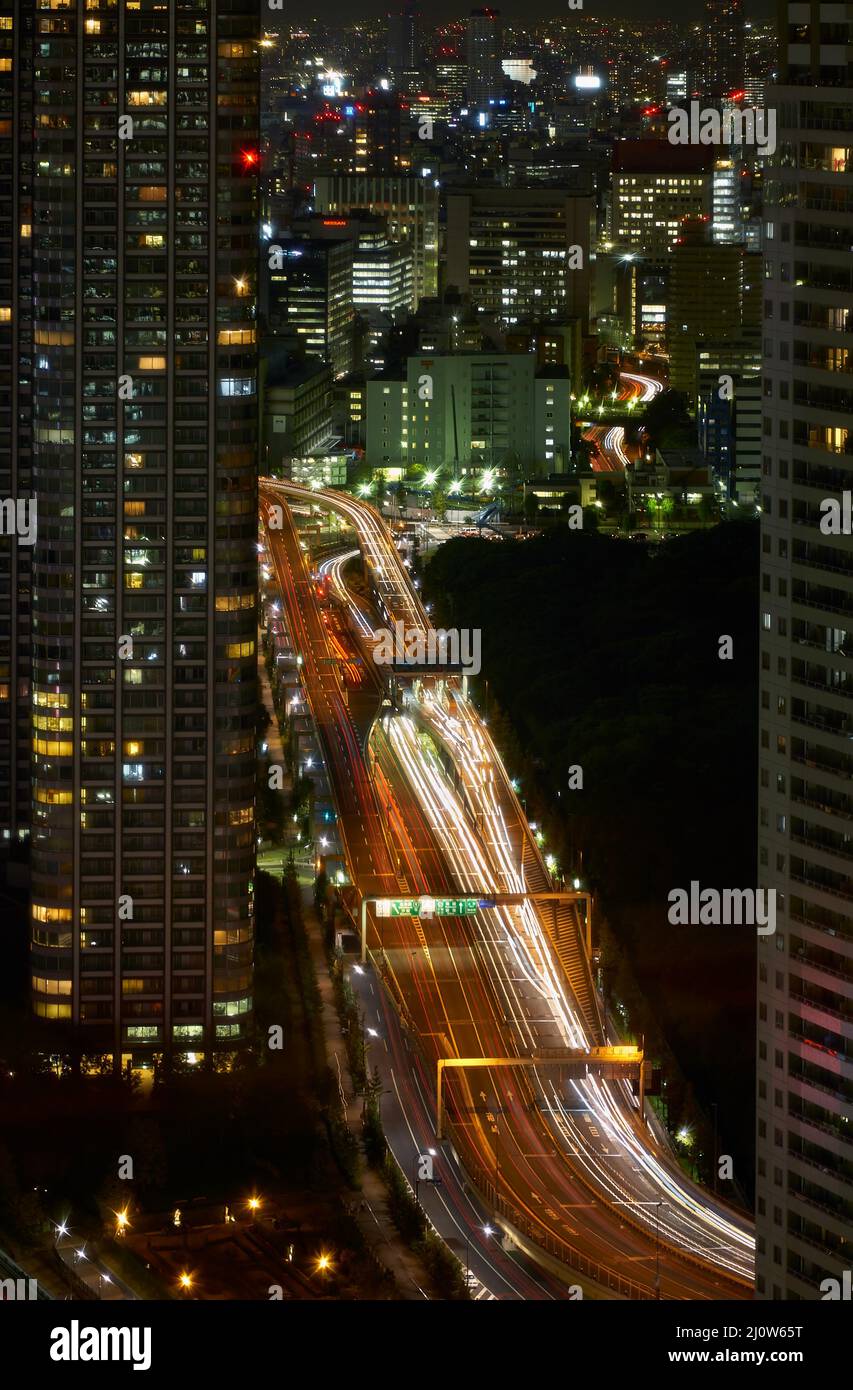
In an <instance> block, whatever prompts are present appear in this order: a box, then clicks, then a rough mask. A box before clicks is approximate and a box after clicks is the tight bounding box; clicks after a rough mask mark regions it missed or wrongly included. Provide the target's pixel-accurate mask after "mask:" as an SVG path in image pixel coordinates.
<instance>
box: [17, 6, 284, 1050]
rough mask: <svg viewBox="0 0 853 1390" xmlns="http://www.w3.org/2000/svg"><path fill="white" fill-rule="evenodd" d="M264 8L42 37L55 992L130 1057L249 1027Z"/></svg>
mask: <svg viewBox="0 0 853 1390" xmlns="http://www.w3.org/2000/svg"><path fill="white" fill-rule="evenodd" d="M258 18H259V10H258V4H257V0H169V3H160V4H149V3H147V0H142V3H141V4H137V5H134V6H131V5H127V6H121V7H118V6H116V5H115V4H114V3H112V0H102V3H98V0H87V3H86V4H85V6H84V5H83V4H77V5H75V4H74V3H70V4H68V5H66V6H63V7H62V8H61V9H60V8H59V7H58V6H54V7H51V12H50V17H49V18H45V19H44V20H42V21H40V22H41V25H42V27H41V31H40V33H39V35H38V43H37V46H36V50H35V72H34V78H35V81H34V129H35V136H34V149H33V168H34V177H33V214H32V238H31V240H32V264H33V290H34V309H33V339H34V377H33V398H34V417H33V483H34V488H35V491H36V493H37V496H38V503H39V512H38V540H37V543H36V546H35V549H34V553H33V622H32V628H33V640H32V706H33V709H32V725H33V742H32V747H33V762H32V779H33V832H32V841H33V845H32V986H33V1003H34V1008H35V1012H36V1013H37V1014H38V1015H40V1016H41V1017H43V1018H52V1019H60V1020H65V1021H67V1022H69V1023H71V1024H73V1025H76V1026H77V1028H78V1030H79V1033H80V1034H81V1035H82V1038H83V1043H82V1045H83V1048H84V1050H86V1051H88V1052H96V1051H97V1052H103V1051H106V1052H108V1053H110V1054H112V1055H113V1056H114V1057H115V1059H116V1060H118V1059H119V1058H121V1060H122V1061H123V1062H124V1061H125V1060H131V1059H138V1058H140V1057H144V1056H149V1057H150V1055H151V1054H152V1053H157V1052H160V1051H162V1050H163V1049H164V1048H170V1047H174V1048H176V1049H177V1050H180V1051H184V1052H186V1051H190V1052H193V1053H196V1054H199V1053H201V1054H205V1055H209V1053H210V1050H211V1049H213V1048H216V1047H219V1048H228V1047H230V1046H232V1045H234V1044H236V1043H238V1042H239V1041H240V1040H241V1039H242V1038H244V1037H245V1035H246V1032H247V1028H248V1026H249V1023H250V1019H251V1014H252V940H253V917H252V913H253V905H252V891H253V876H254V864H255V855H254V844H255V830H254V792H255V727H256V718H257V681H256V670H257V667H256V662H257V655H256V651H255V643H256V630H257V615H256V604H257V546H256V540H257V439H256V434H257V347H256V319H255V302H256V288H255V278H256V265H257V251H258V230H257V228H258V216H257V212H258V208H257V201H258V200H257V162H258V152H257V151H258V96H259V89H258V67H257V64H258V58H257V52H258V49H257V38H258Z"/></svg>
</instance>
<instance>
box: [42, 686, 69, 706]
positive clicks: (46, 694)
mask: <svg viewBox="0 0 853 1390" xmlns="http://www.w3.org/2000/svg"><path fill="white" fill-rule="evenodd" d="M33 704H34V705H40V706H42V707H44V706H45V705H49V706H51V707H55V708H57V709H68V706H69V705H70V704H71V696H70V695H69V694H68V693H67V692H66V691H60V690H39V688H38V687H36V688H35V689H34V690H33Z"/></svg>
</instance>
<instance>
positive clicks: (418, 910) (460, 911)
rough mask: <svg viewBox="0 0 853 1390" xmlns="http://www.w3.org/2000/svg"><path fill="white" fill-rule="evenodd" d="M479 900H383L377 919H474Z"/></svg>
mask: <svg viewBox="0 0 853 1390" xmlns="http://www.w3.org/2000/svg"><path fill="white" fill-rule="evenodd" d="M479 907H480V902H479V899H478V898H383V899H379V900H378V901H377V903H376V915H377V917H473V915H474V913H475V912H477V911H479Z"/></svg>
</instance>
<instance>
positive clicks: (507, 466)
mask: <svg viewBox="0 0 853 1390" xmlns="http://www.w3.org/2000/svg"><path fill="white" fill-rule="evenodd" d="M570 392H571V381H570V377H569V370H568V368H567V367H560V366H554V365H547V366H543V367H538V366H537V362H536V358H535V356H534V355H533V354H532V353H488V352H480V353H453V354H448V355H447V356H418V357H410V358H409V359H408V361H407V364H406V371H405V373H404V375H403V376H402V377H400V378H391V377H386V376H378V377H375V378H373V379H371V380H369V381H368V382H367V460H368V462H369V463H370V464H371V465H372V466H373V467H374V468H388V467H400V466H404V467H405V466H406V465H408V466H411V465H414V464H419V465H422V466H424V467H426V468H430V469H445V470H447V476H448V480H449V478H451V477H463V476H466V475H468V474H472V473H480V472H483V471H492V470H494V471H495V472H497V473H498V474H500V475H501V476H505V477H518V476H522V475H530V474H533V473H540V474H547V473H552V472H562V471H566V470H567V469H568V464H569V459H570V450H571V421H570Z"/></svg>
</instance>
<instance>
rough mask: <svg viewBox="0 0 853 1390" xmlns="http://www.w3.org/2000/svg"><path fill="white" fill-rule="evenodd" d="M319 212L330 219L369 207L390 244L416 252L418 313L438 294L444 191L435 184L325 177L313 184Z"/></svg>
mask: <svg viewBox="0 0 853 1390" xmlns="http://www.w3.org/2000/svg"><path fill="white" fill-rule="evenodd" d="M314 206H315V208H316V209H317V211H318V212H324V213H326V214H327V215H328V216H330V217H346V216H347V215H348V214H349V213H351V212H353V211H354V210H355V209H357V208H368V207H369V208H371V209H372V211H373V212H375V213H378V214H380V215H381V216H382V217H383V218H384V219H385V223H386V225H387V228H388V235H389V237H390V238H391V240H392V241H401V242H407V243H408V244H409V245H410V246H411V248H412V267H413V276H414V304H415V307H417V305H418V304H419V302H420V300H421V299H422V298H423V297H424V296H427V297H431V296H433V295H435V294H437V293H438V208H439V189H438V187H437V185H436V182H435V180H434V179H433V178H431V177H428V178H414V177H408V178H394V177H390V176H385V175H373V174H359V175H352V174H351V175H334V176H329V175H326V176H322V175H321V176H320V177H319V178H317V179H316V180H315V183H314Z"/></svg>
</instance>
